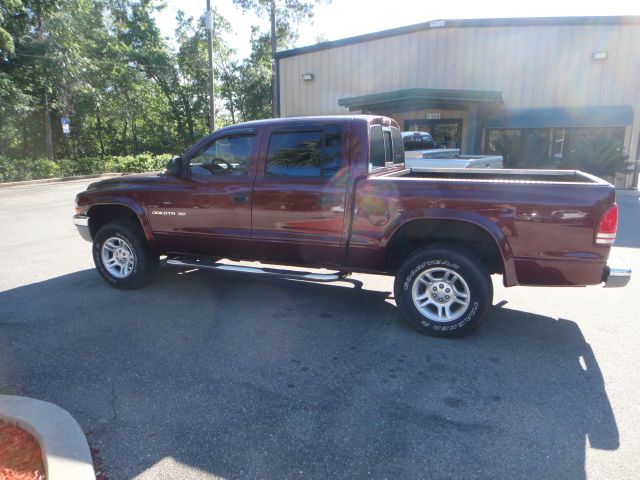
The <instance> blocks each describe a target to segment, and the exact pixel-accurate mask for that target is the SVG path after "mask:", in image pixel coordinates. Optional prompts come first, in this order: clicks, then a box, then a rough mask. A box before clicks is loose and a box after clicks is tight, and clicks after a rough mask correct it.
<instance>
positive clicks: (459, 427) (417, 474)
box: [0, 269, 619, 479]
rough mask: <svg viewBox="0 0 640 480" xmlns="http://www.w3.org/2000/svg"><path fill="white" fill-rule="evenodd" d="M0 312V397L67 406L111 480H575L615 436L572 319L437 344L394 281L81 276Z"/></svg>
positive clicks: (500, 325) (31, 291)
mask: <svg viewBox="0 0 640 480" xmlns="http://www.w3.org/2000/svg"><path fill="white" fill-rule="evenodd" d="M0 308H1V312H2V313H1V316H0V332H2V333H1V335H0V393H5V394H18V395H30V396H33V397H36V398H39V399H43V400H47V401H51V402H54V403H57V404H59V405H60V406H62V407H63V408H65V409H67V410H68V411H69V412H71V413H72V415H74V416H75V417H76V419H77V420H78V421H79V423H80V424H81V425H82V426H83V428H84V430H85V432H86V434H87V436H88V439H89V441H90V443H91V445H92V447H94V448H97V449H99V450H100V452H101V456H102V458H103V460H104V468H105V470H106V474H107V475H108V477H109V478H112V479H118V478H131V477H133V476H135V475H139V474H143V475H142V478H145V475H144V472H146V475H148V476H149V477H158V476H166V477H172V476H173V477H182V478H184V477H185V476H190V477H197V475H198V471H199V472H200V473H199V474H200V475H202V477H203V478H205V477H206V476H207V474H213V475H217V476H220V477H223V478H230V479H235V478H290V477H296V478H328V477H332V478H362V477H377V478H380V477H389V478H427V477H428V478H450V477H455V478H562V479H583V478H585V470H584V462H585V448H587V445H589V446H590V447H591V448H599V449H616V448H618V446H619V435H618V430H617V427H616V422H615V419H614V417H613V413H612V410H611V406H610V405H609V400H608V397H607V393H606V391H605V387H604V382H603V378H602V375H601V373H600V370H599V368H598V362H597V360H596V358H595V357H594V355H593V353H592V351H591V348H590V347H589V345H588V344H587V343H586V341H585V339H584V337H583V335H582V333H581V331H580V328H579V327H578V325H576V323H574V322H572V321H570V320H565V319H560V320H556V319H553V318H549V317H543V316H539V315H534V314H531V313H528V312H522V311H517V310H510V309H506V308H496V309H494V311H493V312H492V313H491V317H490V318H489V319H488V320H487V322H486V324H485V325H484V326H483V327H482V328H481V329H480V330H479V331H478V332H477V333H475V334H474V335H471V336H469V337H466V338H464V339H461V340H457V341H446V340H438V339H433V338H429V337H425V336H421V335H419V334H417V333H415V332H413V331H412V330H410V329H408V328H406V327H405V326H404V325H403V324H402V323H401V321H400V319H399V318H398V317H397V314H396V309H395V306H394V305H393V304H392V303H390V302H389V301H388V292H378V291H371V290H366V289H362V290H359V289H354V288H353V286H349V287H345V286H338V285H337V284H334V285H322V284H311V283H303V282H294V281H286V280H272V279H258V278H255V277H251V276H240V275H233V274H223V273H206V272H199V271H194V272H191V273H186V272H182V271H177V270H170V269H163V270H162V271H161V272H160V274H159V275H158V278H157V279H156V281H155V282H154V283H153V284H151V285H150V286H149V287H147V288H145V289H143V290H138V291H133V292H128V291H117V290H113V289H111V288H109V287H107V286H106V285H105V284H104V283H103V282H102V280H100V279H99V278H98V275H97V274H96V273H95V272H94V271H92V270H86V271H81V272H77V273H74V274H70V275H65V276H61V277H58V278H54V279H51V280H48V281H45V282H41V283H37V284H32V285H28V286H24V287H20V288H16V289H14V290H10V291H6V292H2V293H0ZM587 438H588V439H589V443H588V444H587V440H586V439H587ZM180 468H182V469H183V470H171V469H180ZM161 469H167V470H164V471H163V474H162V475H160V473H159V472H160V470H161ZM184 469H193V470H184ZM196 469H197V470H196ZM177 472H181V473H177ZM184 472H189V473H188V474H185V473H184Z"/></svg>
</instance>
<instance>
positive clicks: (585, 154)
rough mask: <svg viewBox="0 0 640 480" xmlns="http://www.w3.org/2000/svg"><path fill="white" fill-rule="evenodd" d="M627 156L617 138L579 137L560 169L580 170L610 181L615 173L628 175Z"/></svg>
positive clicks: (629, 166)
mask: <svg viewBox="0 0 640 480" xmlns="http://www.w3.org/2000/svg"><path fill="white" fill-rule="evenodd" d="M628 161H629V155H625V154H624V146H623V145H622V143H621V142H620V140H618V139H617V138H613V137H609V136H606V135H595V136H591V135H589V136H587V135H583V136H579V137H577V138H576V141H575V144H574V145H573V147H572V148H570V150H569V152H568V153H567V154H566V155H565V160H564V161H563V163H562V166H561V167H562V168H566V169H571V170H582V171H585V172H588V173H591V174H593V175H596V176H597V177H603V178H607V179H612V178H613V177H614V176H615V174H616V173H629V172H631V170H632V168H633V167H632V166H631V165H629V163H628Z"/></svg>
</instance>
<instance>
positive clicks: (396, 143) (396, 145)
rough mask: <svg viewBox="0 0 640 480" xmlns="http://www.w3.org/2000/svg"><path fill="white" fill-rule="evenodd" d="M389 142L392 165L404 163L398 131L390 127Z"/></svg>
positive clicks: (400, 135)
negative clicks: (390, 142)
mask: <svg viewBox="0 0 640 480" xmlns="http://www.w3.org/2000/svg"><path fill="white" fill-rule="evenodd" d="M391 140H392V141H393V163H404V146H403V145H402V134H401V133H400V129H398V128H395V127H391Z"/></svg>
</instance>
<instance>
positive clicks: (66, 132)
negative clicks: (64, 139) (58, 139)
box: [60, 117, 71, 135]
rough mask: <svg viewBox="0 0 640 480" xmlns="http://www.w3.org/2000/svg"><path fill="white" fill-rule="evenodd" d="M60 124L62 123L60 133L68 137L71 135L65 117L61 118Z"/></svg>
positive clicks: (67, 120)
mask: <svg viewBox="0 0 640 480" xmlns="http://www.w3.org/2000/svg"><path fill="white" fill-rule="evenodd" d="M60 123H62V133H64V134H65V135H69V134H70V133H71V126H70V124H69V119H68V118H67V117H61V118H60Z"/></svg>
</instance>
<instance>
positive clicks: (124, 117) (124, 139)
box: [122, 115, 127, 155]
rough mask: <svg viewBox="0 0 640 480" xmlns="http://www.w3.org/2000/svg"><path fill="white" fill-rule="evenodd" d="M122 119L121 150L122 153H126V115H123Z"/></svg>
mask: <svg viewBox="0 0 640 480" xmlns="http://www.w3.org/2000/svg"><path fill="white" fill-rule="evenodd" d="M122 120H124V128H123V129H122V152H123V154H124V155H126V154H127V116H126V115H124V116H123V117H122Z"/></svg>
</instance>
